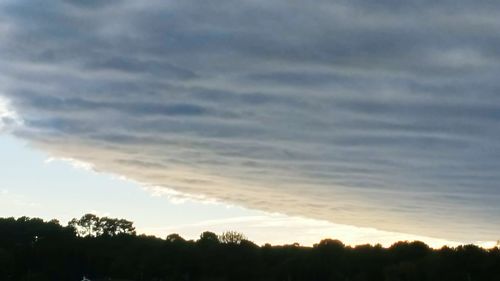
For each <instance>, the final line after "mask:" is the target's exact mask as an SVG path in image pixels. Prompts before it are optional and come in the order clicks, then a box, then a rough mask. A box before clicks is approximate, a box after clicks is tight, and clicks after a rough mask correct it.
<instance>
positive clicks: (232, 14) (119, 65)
mask: <svg viewBox="0 0 500 281" xmlns="http://www.w3.org/2000/svg"><path fill="white" fill-rule="evenodd" d="M84 2H85V3H84ZM99 3H100V2H99ZM99 3H98V1H89V2H86V1H50V2H47V1H41V0H35V1H22V0H21V1H3V2H1V3H0V36H1V37H2V40H1V43H0V81H1V82H2V83H1V86H0V93H2V94H1V95H2V96H3V98H4V99H7V100H9V104H10V107H11V108H12V109H13V110H15V112H16V113H17V114H18V115H19V116H20V117H21V118H22V120H23V123H22V124H19V125H17V126H16V127H15V129H14V131H13V132H12V133H13V134H15V135H17V136H18V137H22V138H25V139H28V140H30V141H31V142H32V143H33V144H35V145H37V146H39V147H40V148H43V149H45V150H47V151H49V152H50V153H51V154H52V155H54V157H58V158H68V159H78V160H79V161H82V162H85V163H91V164H92V165H93V167H94V168H95V169H96V170H98V171H106V172H111V173H114V174H121V175H124V176H125V177H127V178H130V179H133V180H136V181H139V182H142V183H144V184H147V185H148V186H159V187H164V188H166V189H167V190H175V191H176V192H179V193H180V194H192V195H193V196H195V197H196V196H201V197H202V198H215V199H217V200H220V201H224V202H229V203H231V204H239V205H244V206H246V207H250V208H256V209H260V210H265V211H271V212H274V211H278V212H283V213H287V214H291V215H301V216H307V217H311V218H316V219H323V220H328V221H332V222H335V223H341V224H352V225H356V226H362V227H373V228H378V229H383V230H388V231H397V232H404V233H413V234H418V235H425V236H433V237H440V238H445V239H449V240H458V241H478V240H496V239H497V238H498V237H497V235H498V232H499V230H500V229H499V225H500V205H499V204H498V202H499V199H500V190H499V189H498V182H500V174H499V173H498V170H500V161H498V159H499V156H500V142H499V141H498V140H499V139H500V133H499V132H500V122H499V121H500V110H499V109H500V96H499V95H498V91H499V90H500V83H499V82H498V77H497V76H498V73H500V64H499V63H498V61H499V59H500V53H499V52H498V50H500V48H499V47H500V46H499V43H500V41H498V38H496V37H495V35H494V34H496V31H497V30H498V28H499V27H500V20H498V19H497V15H496V14H495V13H494V11H495V10H496V9H498V8H500V7H498V6H500V4H496V3H494V2H488V3H477V1H462V0H461V1H440V2H435V1H418V2H414V3H412V4H411V5H408V4H402V3H400V2H398V1H392V0H391V1H390V0H387V1H377V2H376V3H375V2H373V3H372V2H370V3H367V2H366V1H340V0H339V1H334V2H332V1H318V2H317V3H315V5H310V4H308V3H306V2H305V1H272V2H269V1H245V2H238V3H237V4H236V3H234V2H232V1H226V0H218V1H209V2H202V3H200V2H197V1H190V0H187V1H148V2H138V1H131V0H123V1H112V2H109V3H107V4H106V5H104V6H101V4H99ZM98 6H100V7H98Z"/></svg>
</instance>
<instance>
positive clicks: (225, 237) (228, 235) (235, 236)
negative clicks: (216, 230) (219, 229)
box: [219, 231, 247, 244]
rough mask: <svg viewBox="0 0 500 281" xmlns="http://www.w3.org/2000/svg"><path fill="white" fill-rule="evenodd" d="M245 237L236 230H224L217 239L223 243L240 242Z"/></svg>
mask: <svg viewBox="0 0 500 281" xmlns="http://www.w3.org/2000/svg"><path fill="white" fill-rule="evenodd" d="M246 239H247V238H246V237H245V235H244V234H243V233H241V232H237V231H225V232H223V233H222V234H221V235H220V236H219V241H220V242H222V243H225V244H240V243H241V241H243V240H246Z"/></svg>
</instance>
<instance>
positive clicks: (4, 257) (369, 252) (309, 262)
mask: <svg viewBox="0 0 500 281" xmlns="http://www.w3.org/2000/svg"><path fill="white" fill-rule="evenodd" d="M221 238H222V239H221ZM83 276H86V277H87V278H89V279H90V280H93V281H95V280H200V281H203V280H206V281H209V280H211V281H215V280H263V281H266V280H283V281H292V280H307V281H321V280H341V281H347V280H352V281H355V280H357V281H362V280H380V281H382V280H387V281H396V280H408V281H409V280H418V281H425V280H429V281H430V280H439V281H447V280H450V281H462V280H463V281H471V280H481V281H483V280H484V281H488V280H491V281H498V280H500V250H499V249H497V248H493V249H489V250H486V249H483V248H479V247H477V246H473V245H466V246H459V247H457V248H448V247H443V248H442V249H439V250H433V249H431V248H429V247H428V246H427V245H425V244H424V243H422V242H398V243H396V244H394V245H392V246H391V247H389V248H383V247H381V246H380V245H376V246H371V245H361V246H356V247H349V246H345V245H344V244H342V242H340V241H338V240H331V239H325V240H322V241H321V242H319V243H318V244H316V245H314V246H313V247H301V246H300V245H298V244H292V245H285V246H271V245H268V244H266V245H264V246H262V247H259V246H257V245H255V244H254V243H252V242H250V241H248V240H246V239H245V238H244V236H243V235H241V234H240V233H237V232H226V233H225V234H223V235H221V236H218V235H216V234H215V233H212V232H204V233H202V234H201V236H200V239H198V240H197V241H186V240H185V239H183V238H182V237H180V236H179V235H177V234H171V235H169V236H168V237H166V239H160V238H157V237H151V236H144V235H140V236H137V235H136V234H135V232H134V228H133V225H132V223H131V222H129V221H126V220H118V219H111V218H98V217H96V216H92V215H85V216H83V217H82V218H81V219H74V220H72V221H71V222H70V224H69V225H68V226H61V225H60V224H59V222H57V221H49V222H44V221H43V220H41V219H37V218H27V217H21V218H18V219H14V218H4V219H0V280H2V281H11V280H16V281H17V280H37V281H38V280H40V281H44V280H68V281H71V280H81V279H82V277H83Z"/></svg>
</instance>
